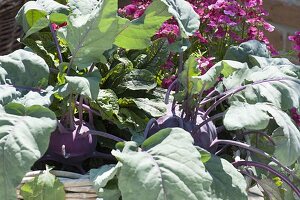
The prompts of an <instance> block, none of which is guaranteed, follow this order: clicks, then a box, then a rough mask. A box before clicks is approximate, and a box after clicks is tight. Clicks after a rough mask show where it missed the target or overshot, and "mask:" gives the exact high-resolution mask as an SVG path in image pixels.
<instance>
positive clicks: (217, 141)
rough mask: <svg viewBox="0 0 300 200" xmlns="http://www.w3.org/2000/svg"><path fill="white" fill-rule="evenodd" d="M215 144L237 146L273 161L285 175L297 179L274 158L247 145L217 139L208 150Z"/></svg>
mask: <svg viewBox="0 0 300 200" xmlns="http://www.w3.org/2000/svg"><path fill="white" fill-rule="evenodd" d="M217 144H228V145H232V146H238V147H241V148H243V149H247V150H249V151H252V152H254V153H257V154H259V155H262V156H264V157H266V158H268V159H270V160H271V161H273V162H274V163H276V164H277V165H278V166H280V167H282V168H283V169H284V170H285V171H286V172H287V173H289V174H290V175H292V176H293V177H294V178H296V179H297V180H298V179H299V178H298V177H297V176H296V175H295V174H294V172H293V171H292V170H291V169H289V168H288V167H286V166H284V165H282V164H281V163H280V162H279V161H278V160H277V159H276V158H274V157H273V156H271V155H270V154H268V153H266V152H264V151H262V150H260V149H257V148H255V147H252V146H250V145H248V144H245V143H242V142H237V141H233V140H219V139H215V140H214V141H213V142H212V143H211V144H210V148H212V147H213V146H215V145H217Z"/></svg>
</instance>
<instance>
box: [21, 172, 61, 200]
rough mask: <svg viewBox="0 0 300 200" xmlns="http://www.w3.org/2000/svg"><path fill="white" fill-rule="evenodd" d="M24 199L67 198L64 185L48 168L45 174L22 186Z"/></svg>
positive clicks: (58, 199) (49, 199)
mask: <svg viewBox="0 0 300 200" xmlns="http://www.w3.org/2000/svg"><path fill="white" fill-rule="evenodd" d="M21 195H22V197H23V198H24V200H36V199H43V200H53V199H55V200H56V199H57V200H60V199H61V200H63V199H65V190H64V185H63V184H62V183H61V182H60V181H59V179H58V178H56V177H55V176H54V175H52V174H51V173H50V172H49V170H48V169H47V170H46V171H45V172H44V173H43V174H41V175H39V176H37V177H35V178H34V180H33V181H30V182H28V183H26V184H24V185H23V186H22V187H21Z"/></svg>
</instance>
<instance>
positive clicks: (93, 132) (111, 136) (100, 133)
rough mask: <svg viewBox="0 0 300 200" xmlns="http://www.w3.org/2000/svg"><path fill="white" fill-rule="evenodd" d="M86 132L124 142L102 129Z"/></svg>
mask: <svg viewBox="0 0 300 200" xmlns="http://www.w3.org/2000/svg"><path fill="white" fill-rule="evenodd" d="M88 133H90V134H92V135H98V136H101V137H105V138H108V139H111V140H114V141H117V142H124V140H123V139H122V138H119V137H117V136H114V135H112V134H109V133H106V132H103V131H95V130H89V131H88Z"/></svg>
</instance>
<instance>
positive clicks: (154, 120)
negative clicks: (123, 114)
mask: <svg viewBox="0 0 300 200" xmlns="http://www.w3.org/2000/svg"><path fill="white" fill-rule="evenodd" d="M153 124H155V125H156V126H159V125H158V122H157V121H156V119H155V118H152V119H150V120H149V122H148V123H147V126H146V128H145V131H144V138H145V139H146V138H147V136H148V133H149V130H150V128H151V127H152V126H153Z"/></svg>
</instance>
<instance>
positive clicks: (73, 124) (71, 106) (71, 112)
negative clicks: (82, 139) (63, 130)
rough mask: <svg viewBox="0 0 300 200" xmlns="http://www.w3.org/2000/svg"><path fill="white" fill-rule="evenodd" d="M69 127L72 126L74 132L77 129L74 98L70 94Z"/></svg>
mask: <svg viewBox="0 0 300 200" xmlns="http://www.w3.org/2000/svg"><path fill="white" fill-rule="evenodd" d="M69 103H70V105H69V125H70V129H71V130H74V129H75V123H74V108H73V98H72V94H70V97H69Z"/></svg>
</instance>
